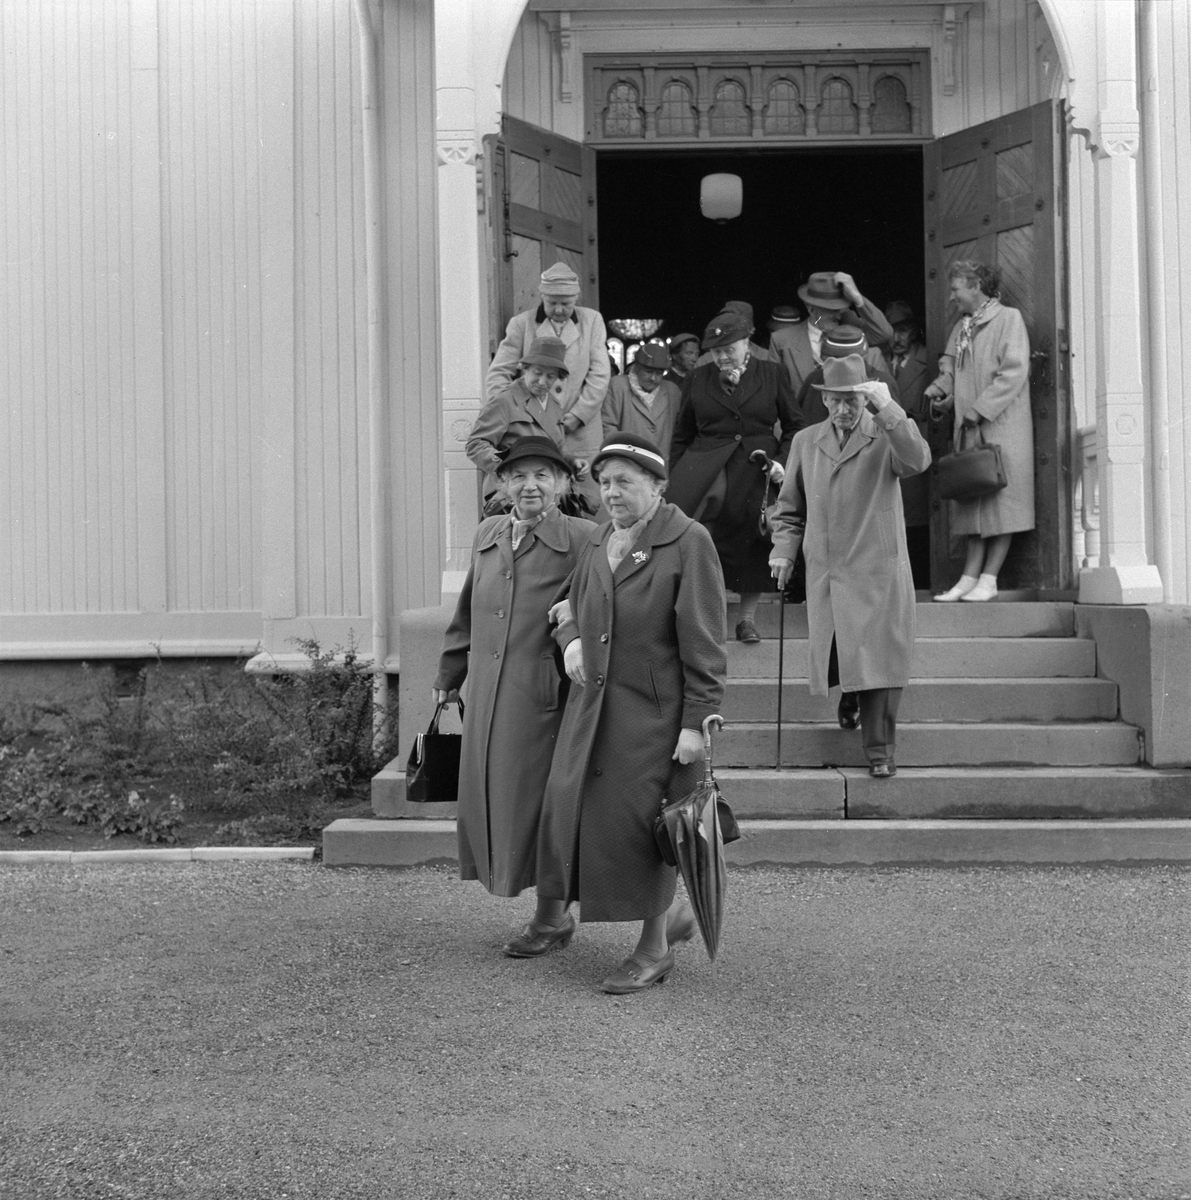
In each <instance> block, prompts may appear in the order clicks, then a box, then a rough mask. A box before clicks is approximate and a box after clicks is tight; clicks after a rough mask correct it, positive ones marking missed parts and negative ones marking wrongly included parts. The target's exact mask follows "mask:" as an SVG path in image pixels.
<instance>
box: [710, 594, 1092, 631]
mask: <svg viewBox="0 0 1191 1200" xmlns="http://www.w3.org/2000/svg"><path fill="white" fill-rule="evenodd" d="M739 611H740V605H739V604H735V603H733V604H729V605H728V633H729V635H731V634H732V633H733V631H734V630H735V629H736V622H737V621H738V620H739V619H740V617H739ZM914 615H915V624H916V626H917V630H918V636H919V637H920V638H923V637H1012V638H1069V637H1074V636H1075V605H1074V604H1065V603H1032V604H1031V603H1006V604H999V603H997V602H995V601H994V602H992V603H990V604H962V603H961V604H931V603H926V604H918V605H917V606H916V608H915V614H914ZM778 620H779V609H778V605H777V603H776V602H773V601H770V600H769V599H768V598H763V599H762V602H761V606H760V607H759V608H758V609H757V632H758V633H760V634H761V636H762V637H774V638H775V637H777V632H778ZM806 636H807V624H806V605H805V604H787V605H786V637H787V638H805V637H806Z"/></svg>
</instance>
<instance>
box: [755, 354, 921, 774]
mask: <svg viewBox="0 0 1191 1200" xmlns="http://www.w3.org/2000/svg"><path fill="white" fill-rule="evenodd" d="M823 376H824V378H823V382H822V383H821V384H820V385H819V387H820V388H821V389H822V392H823V400H824V403H825V404H826V406H827V412H828V415H829V417H828V420H826V421H824V422H823V423H822V424H819V425H812V426H810V427H809V428H807V429H802V430H800V431H799V432H798V433H797V434H795V436H794V444H793V445H792V446H791V448H790V457H789V459H788V460H787V464H786V466H787V469H786V477H785V480H784V482H783V483H782V490H781V493H780V495H779V497H778V503H777V510H776V512H775V514H774V516H773V520H772V525H773V549H772V550H771V551H770V554H769V566H770V569H771V571H772V572H773V577H774V578H775V579H776V580H777V584H778V587H779V588H782V587H785V585H786V581H787V580H788V579H789V577H790V573H791V571H792V570H793V568H794V559H795V557H796V556H797V554H798V550H799V548H800V547H801V549H802V553H803V557H804V558H805V560H806V615H807V622H808V624H809V627H810V671H809V675H810V691H811V694H812V695H815V696H826V695H827V694H828V692H829V689H830V688H832V687H835V686H836V685H837V684H838V685H839V686H840V688H841V693H842V694H841V697H840V702H839V709H838V719H839V724H840V728H842V729H856V728H857V727H859V728H860V730H861V740H862V743H863V746H864V754H865V757H866V758H867V759H868V763H869V774H870V775H872V776H873V778H874V779H888V778H889V777H890V776H891V775H893V774H895V773H896V771H897V766H896V764H895V761H894V755H895V751H896V741H897V709H898V704H899V702H900V700H901V693H902V689H903V688H904V687H905V686H906V684H907V682H908V681H909V678H910V660H911V657H912V655H913V652H914V600H915V598H914V581H913V579H912V577H911V574H910V558H909V554H908V552H907V550H906V531H905V521H904V519H903V516H902V493H901V486H900V481H901V480H902V479H903V478H904V477H906V476H908V475H917V474H918V473H920V472H922V471H925V470H926V468H927V467H928V466H930V448H929V447H928V446H927V444H926V442H925V441H924V440H923V437H922V434H920V433H919V432H918V426H917V425H915V424H914V422H913V421H912V420H911V419H910V418H909V417H908V416H907V415H906V413H905V412H904V411H903V409H902V408H901V406H900V405H899V404H898V403H897V402H896V401H895V400H894V399H893V397H892V396H891V395H890V394H889V389H888V388H887V387H886V386H885V384H883V383H881V382H879V381H876V382H874V381H872V380H870V379H869V378H868V373H867V370H866V367H865V362H864V359H863V358H861V357H860V355H859V354H850V355H848V356H847V357H846V358H831V359H828V360H827V362H826V363H824V366H823Z"/></svg>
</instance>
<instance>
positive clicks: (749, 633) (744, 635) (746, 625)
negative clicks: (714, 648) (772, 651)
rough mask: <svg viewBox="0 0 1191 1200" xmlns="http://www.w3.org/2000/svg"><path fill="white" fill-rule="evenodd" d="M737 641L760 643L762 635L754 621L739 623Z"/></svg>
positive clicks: (737, 625)
mask: <svg viewBox="0 0 1191 1200" xmlns="http://www.w3.org/2000/svg"><path fill="white" fill-rule="evenodd" d="M736 640H737V641H738V642H750V643H752V642H759V641H760V640H761V635H760V634H759V633H758V632H757V627H756V625H754V624H753V623H752V621H738V622H737V624H736Z"/></svg>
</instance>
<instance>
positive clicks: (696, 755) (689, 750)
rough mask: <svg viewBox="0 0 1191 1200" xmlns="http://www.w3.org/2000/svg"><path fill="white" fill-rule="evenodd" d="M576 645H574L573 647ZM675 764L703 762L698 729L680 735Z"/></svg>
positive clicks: (701, 743)
mask: <svg viewBox="0 0 1191 1200" xmlns="http://www.w3.org/2000/svg"><path fill="white" fill-rule="evenodd" d="M573 644H574V643H572V645H573ZM670 757H671V758H672V759H674V761H675V762H680V763H683V764H684V765H685V764H686V763H693V762H702V761H703V735H702V734H701V733H700V732H699V731H698V730H697V729H684V730H682V731H681V732H680V733H679V735H678V745H677V746H675V747H674V753H673V754H672V755H670Z"/></svg>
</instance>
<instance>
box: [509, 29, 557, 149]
mask: <svg viewBox="0 0 1191 1200" xmlns="http://www.w3.org/2000/svg"><path fill="white" fill-rule="evenodd" d="M556 91H557V84H556V82H555V68H554V45H553V38H552V37H551V35H550V30H549V29H548V28H547V26H546V23H545V21H543V20H542V19H541V18H540V17H539V16H538V14H537V13H536V12H530V11H529V10H528V9H527V10H526V11H525V12H524V13H522V15H521V23H520V25H518V26H517V33H516V35H515V36H514V38H513V45H512V47H511V48H510V50H509V58H508V62H507V64H506V66H505V82H504V95H505V112H507V113H508V114H509V116H511V117H517V118H519V119H520V120H522V121H528V122H529V124H531V125H537V126H539V127H540V128H542V129H550V130H553V129H554V116H555V114H554V101H555V95H556Z"/></svg>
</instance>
